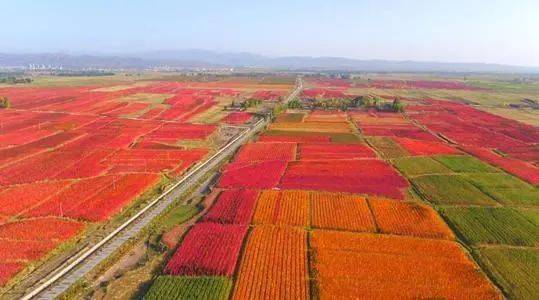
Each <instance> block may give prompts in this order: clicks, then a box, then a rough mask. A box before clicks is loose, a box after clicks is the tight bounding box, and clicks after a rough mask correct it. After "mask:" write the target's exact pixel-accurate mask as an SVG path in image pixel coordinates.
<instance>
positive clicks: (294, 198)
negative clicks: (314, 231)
mask: <svg viewBox="0 0 539 300" xmlns="http://www.w3.org/2000/svg"><path fill="white" fill-rule="evenodd" d="M253 223H254V224H274V225H289V226H309V192H305V191H275V190H265V191H263V192H262V193H261V194H260V197H259V198H258V204H257V207H256V210H255V214H254V217H253Z"/></svg>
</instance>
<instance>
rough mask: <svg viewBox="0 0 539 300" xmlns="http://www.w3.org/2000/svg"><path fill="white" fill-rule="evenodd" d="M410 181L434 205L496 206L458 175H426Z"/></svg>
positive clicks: (494, 202)
mask: <svg viewBox="0 0 539 300" xmlns="http://www.w3.org/2000/svg"><path fill="white" fill-rule="evenodd" d="M411 181H412V183H413V184H414V186H415V187H417V189H418V190H419V192H420V194H421V195H423V196H424V197H425V198H426V199H427V200H429V201H430V202H432V203H435V204H441V205H455V204H474V205H496V204H497V203H496V201H494V200H492V199H491V198H490V197H489V196H487V195H486V194H484V193H483V192H481V191H480V190H479V189H478V188H476V187H475V186H474V185H472V184H471V183H469V182H468V181H466V180H465V179H464V178H462V177H461V176H459V175H427V176H421V177H416V178H413V179H412V180H411Z"/></svg>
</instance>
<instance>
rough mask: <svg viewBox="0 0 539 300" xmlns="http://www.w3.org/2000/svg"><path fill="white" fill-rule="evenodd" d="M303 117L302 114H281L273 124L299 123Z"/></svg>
mask: <svg viewBox="0 0 539 300" xmlns="http://www.w3.org/2000/svg"><path fill="white" fill-rule="evenodd" d="M304 117H305V114H304V113H282V114H280V115H278V116H277V118H276V119H275V123H301V122H303V118H304Z"/></svg>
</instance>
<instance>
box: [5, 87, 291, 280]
mask: <svg viewBox="0 0 539 300" xmlns="http://www.w3.org/2000/svg"><path fill="white" fill-rule="evenodd" d="M73 80H74V81H77V80H76V78H75V79H73ZM106 80H108V79H104V80H96V82H104V83H96V84H93V85H89V86H83V87H61V86H45V85H44V86H40V87H24V86H23V87H19V86H14V85H13V86H12V85H6V87H4V85H2V87H0V97H4V96H5V97H7V98H8V99H9V102H10V107H9V108H5V109H0V236H1V237H0V239H9V241H10V242H9V243H8V242H6V244H5V245H4V248H0V254H1V255H4V256H6V257H7V256H9V255H10V257H12V258H14V259H16V260H17V261H16V263H15V262H13V261H5V260H0V266H1V267H0V285H3V284H5V283H6V282H7V281H8V280H9V278H10V277H12V276H13V275H14V274H15V273H17V272H19V271H20V270H21V269H24V267H25V266H26V265H27V264H29V263H31V262H33V261H35V260H39V259H41V258H42V257H46V256H47V254H48V253H50V252H51V251H53V249H54V248H56V247H57V246H58V245H59V244H60V243H61V242H64V241H67V240H69V239H70V238H73V237H75V236H76V235H77V234H79V233H81V232H82V231H83V230H88V236H89V235H90V234H93V232H94V231H100V230H104V229H103V228H105V229H107V227H106V226H101V225H98V226H85V225H86V224H92V223H107V222H109V221H110V220H112V219H113V218H114V217H115V216H117V215H118V214H120V213H123V212H125V210H126V209H127V208H128V207H130V206H132V205H133V203H139V202H136V201H141V200H142V198H141V196H144V197H146V198H148V197H152V198H153V197H154V196H155V195H156V194H157V193H159V192H160V190H159V189H158V187H161V185H163V184H165V183H166V182H169V181H174V180H177V178H178V177H179V176H181V175H183V174H184V172H185V171H186V170H187V169H189V168H191V167H192V166H193V165H195V164H196V163H198V162H200V161H202V160H203V159H204V158H206V157H208V156H209V155H210V154H211V153H212V152H214V151H216V150H217V149H218V148H219V147H221V146H222V145H224V144H226V142H227V140H226V139H228V138H229V136H227V135H226V134H228V133H227V132H226V129H219V130H218V128H219V126H220V124H219V120H222V116H221V115H223V116H224V115H225V114H226V112H222V111H221V110H214V109H212V108H214V107H215V106H216V105H218V104H221V102H220V101H222V99H221V98H222V97H225V98H227V99H228V100H227V101H229V100H230V97H238V98H239V97H240V94H241V97H247V96H250V95H252V94H256V95H258V96H260V97H265V98H267V100H278V99H279V98H280V97H281V96H282V95H284V94H286V93H287V92H288V90H289V88H290V85H289V84H282V85H280V84H276V85H259V86H258V85H257V84H258V83H257V82H254V83H250V82H244V81H243V80H240V81H238V82H237V83H234V84H231V83H226V82H222V83H221V82H219V83H218V82H204V83H196V82H190V83H184V82H172V81H144V82H136V81H134V80H130V79H129V78H127V77H126V78H125V79H124V80H120V81H121V85H119V84H120V83H116V85H115V81H114V80H113V81H111V82H110V83H109V82H107V81H106ZM124 81H125V83H124ZM30 86H31V85H30ZM236 87H237V88H238V89H240V90H236ZM253 87H254V88H253ZM259 87H260V89H259ZM236 100H237V99H236ZM251 111H252V112H238V113H231V114H229V115H228V117H226V118H225V119H224V120H223V121H222V122H228V123H232V124H243V123H245V122H247V121H248V120H250V119H253V116H254V114H255V113H256V109H252V110H251ZM208 112H211V113H217V114H218V115H217V116H216V117H215V118H214V119H215V120H216V121H214V122H213V121H212V122H206V120H205V119H204V118H203V119H202V121H195V120H197V117H198V116H199V115H204V114H206V113H208ZM221 135H222V136H223V137H225V138H224V139H223V138H221ZM292 146H293V147H295V146H294V145H292ZM277 147H279V146H277ZM291 151H293V152H291V153H290V154H289V155H290V159H293V158H294V155H295V148H294V149H291ZM252 155H256V152H253V154H252ZM252 162H253V161H251V160H249V163H252ZM285 167H286V166H285V165H282V166H275V174H276V176H275V180H274V182H273V183H271V184H272V185H274V186H276V185H277V184H278V179H279V178H280V177H281V175H282V173H283V172H284V168H285ZM240 173H242V174H243V173H244V172H243V171H241V172H240ZM253 174H254V172H253ZM252 178H255V177H250V179H252ZM260 182H261V183H263V184H268V182H270V181H268V180H267V177H263V178H261V181H260ZM240 187H241V188H243V185H242V186H240ZM227 195H228V192H225V193H223V195H222V197H223V199H222V201H221V203H219V204H217V205H218V206H216V207H219V209H217V210H214V213H212V214H210V215H208V218H210V216H212V219H211V221H215V222H223V223H237V224H248V223H249V222H250V218H251V216H252V214H253V212H254V205H255V200H256V197H257V196H256V195H257V192H254V191H253V192H249V191H239V192H238V193H236V194H235V195H234V196H227ZM146 198H144V199H146ZM219 205H220V206H219ZM221 210H224V211H221ZM107 230H108V229H107ZM90 231H91V232H90ZM12 242H13V243H12ZM10 243H11V244H10ZM16 243H17V244H16ZM24 243H26V244H24ZM31 243H34V244H31ZM240 244H241V242H240ZM15 245H19V246H20V247H16V246H15ZM30 245H35V251H34V252H32V251H31V249H29V247H30ZM69 247H71V246H69ZM8 252H12V253H11V254H8ZM55 255H56V254H55ZM39 264H41V262H39ZM39 264H38V266H39Z"/></svg>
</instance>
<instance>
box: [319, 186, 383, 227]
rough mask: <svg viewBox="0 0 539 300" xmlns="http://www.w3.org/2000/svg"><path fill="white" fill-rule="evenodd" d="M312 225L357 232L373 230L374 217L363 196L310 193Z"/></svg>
mask: <svg viewBox="0 0 539 300" xmlns="http://www.w3.org/2000/svg"><path fill="white" fill-rule="evenodd" d="M311 211H312V226H313V227H315V228H322V229H337V230H347V231H359V232H374V231H376V226H375V224H374V219H373V217H372V214H371V212H370V210H369V206H368V205H367V201H366V200H365V198H363V197H359V196H355V195H351V194H344V193H323V192H313V193H312V194H311Z"/></svg>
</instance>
